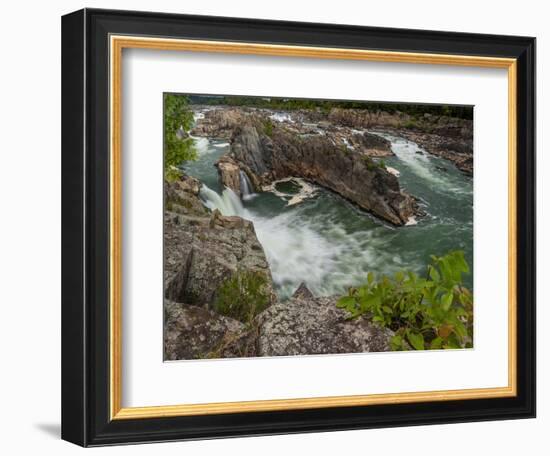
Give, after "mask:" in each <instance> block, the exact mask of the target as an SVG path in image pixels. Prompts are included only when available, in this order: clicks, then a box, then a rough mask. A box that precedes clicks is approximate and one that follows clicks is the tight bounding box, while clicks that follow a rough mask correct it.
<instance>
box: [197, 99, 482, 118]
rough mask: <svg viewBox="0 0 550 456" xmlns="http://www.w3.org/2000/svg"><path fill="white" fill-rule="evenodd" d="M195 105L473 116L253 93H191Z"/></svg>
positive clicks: (448, 108)
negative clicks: (246, 94)
mask: <svg viewBox="0 0 550 456" xmlns="http://www.w3.org/2000/svg"><path fill="white" fill-rule="evenodd" d="M188 98H189V102H190V103H191V104H201V105H222V106H224V105H225V106H249V107H256V108H269V109H275V110H288V111H291V110H296V109H319V110H321V111H324V112H328V111H330V110H331V109H332V108H343V109H366V110H369V111H385V112H389V113H394V112H398V111H399V112H403V113H406V114H409V115H411V116H414V117H419V116H422V115H424V114H433V115H436V116H449V117H458V118H460V119H470V120H472V119H473V107H472V106H460V105H439V104H415V103H387V102H385V103H380V102H371V101H338V100H314V99H308V98H271V97H269V98H268V97H249V96H212V95H190V96H188Z"/></svg>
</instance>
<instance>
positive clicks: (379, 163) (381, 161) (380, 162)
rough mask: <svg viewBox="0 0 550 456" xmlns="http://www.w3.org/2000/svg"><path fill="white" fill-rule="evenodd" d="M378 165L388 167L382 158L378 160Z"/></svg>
mask: <svg viewBox="0 0 550 456" xmlns="http://www.w3.org/2000/svg"><path fill="white" fill-rule="evenodd" d="M378 166H379V167H380V168H382V169H386V162H385V161H384V160H380V161H379V162H378Z"/></svg>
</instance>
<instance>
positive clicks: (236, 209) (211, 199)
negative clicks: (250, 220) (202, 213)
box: [200, 184, 246, 218]
mask: <svg viewBox="0 0 550 456" xmlns="http://www.w3.org/2000/svg"><path fill="white" fill-rule="evenodd" d="M200 197H201V198H202V200H203V201H204V205H205V206H206V207H208V208H209V209H211V210H214V209H218V210H219V211H220V212H221V213H222V215H239V216H241V217H244V218H246V211H245V209H244V207H243V205H242V203H241V200H240V199H239V197H238V196H237V195H236V194H235V192H234V191H233V190H231V189H230V188H227V187H226V188H225V190H224V191H223V192H222V194H221V195H219V194H218V193H217V192H215V191H214V190H212V189H211V188H210V187H208V186H207V185H206V184H203V185H202V187H201V190H200Z"/></svg>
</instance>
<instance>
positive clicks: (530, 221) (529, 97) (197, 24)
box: [61, 9, 536, 446]
mask: <svg viewBox="0 0 550 456" xmlns="http://www.w3.org/2000/svg"><path fill="white" fill-rule="evenodd" d="M110 34H119V35H123V34H126V35H147V36H157V37H173V38H188V39H205V40H222V41H246V42H256V43H271V44H285V45H291V44H295V45H306V46H307V45H310V46H321V47H337V48H355V49H376V50H385V51H405V52H422V53H441V54H462V55H479V56H491V57H510V58H516V59H518V66H517V80H518V90H517V97H518V98H517V103H518V109H517V112H518V121H517V122H518V123H517V150H518V157H517V165H518V178H517V220H518V221H521V223H518V226H517V229H518V232H517V252H518V259H517V289H518V308H517V310H518V318H517V337H518V339H517V373H518V379H517V387H518V395H517V396H516V397H514V398H499V399H476V400H461V401H447V402H445V401H444V402H423V403H416V404H393V405H369V406H354V407H335V408H325V409H313V410H292V411H275V412H252V413H250V412H248V413H233V414H223V415H207V416H194V417H193V416H188V417H174V418H152V419H132V420H114V421H110V418H109V48H108V37H109V35H110ZM535 267H536V264H535V39H534V38H528V37H516V36H498V35H480V34H466V33H454V32H434V31H423V30H406V29H388V28H372V27H358V26H343V25H330V24H313V23H298V22H281V21H265V20H252V19H237V18H224V17H209V16H189V15H175V14H161V13H144V12H131V11H113V10H97V9H84V10H80V11H77V12H74V13H71V14H68V15H66V16H64V17H63V18H62V427H61V434H62V438H63V439H65V440H68V441H70V442H73V443H76V444H78V445H82V446H98V445H112V444H120V443H139V442H152V441H169V440H182V439H200V438H216V437H235V436H251V435H266V434H284V433H298V432H316V431H317V432H318V431H331V430H344V429H366V428H378V427H395V426H405V425H422V424H441V423H454V422H466V421H486V420H497V419H513V418H532V417H535V380H536V379H535V329H536V328H535Z"/></svg>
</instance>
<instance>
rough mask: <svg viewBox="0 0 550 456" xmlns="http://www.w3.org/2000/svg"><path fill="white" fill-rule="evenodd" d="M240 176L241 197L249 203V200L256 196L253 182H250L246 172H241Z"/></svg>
mask: <svg viewBox="0 0 550 456" xmlns="http://www.w3.org/2000/svg"><path fill="white" fill-rule="evenodd" d="M239 175H240V182H241V184H240V186H241V195H242V197H243V200H245V201H247V200H249V199H252V198H253V197H254V196H256V194H255V193H254V192H253V191H252V182H250V179H249V178H248V176H247V175H246V173H245V172H244V171H242V170H241V171H239Z"/></svg>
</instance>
